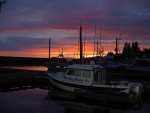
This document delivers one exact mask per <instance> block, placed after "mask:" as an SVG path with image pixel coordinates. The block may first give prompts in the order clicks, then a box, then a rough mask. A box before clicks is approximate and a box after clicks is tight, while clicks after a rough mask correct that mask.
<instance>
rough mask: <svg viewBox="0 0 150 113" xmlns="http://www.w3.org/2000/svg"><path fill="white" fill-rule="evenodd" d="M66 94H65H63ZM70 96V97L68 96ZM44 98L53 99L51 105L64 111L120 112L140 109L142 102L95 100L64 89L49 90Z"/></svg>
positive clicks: (80, 112) (84, 112)
mask: <svg viewBox="0 0 150 113" xmlns="http://www.w3.org/2000/svg"><path fill="white" fill-rule="evenodd" d="M65 95H66V96H65ZM70 96H72V97H70ZM46 100H48V101H49V102H52V101H53V105H54V104H55V105H61V106H63V107H64V109H65V110H64V112H65V113H120V112H121V111H122V112H123V111H131V110H132V111H133V110H140V108H141V107H142V103H136V104H124V103H109V102H104V101H102V102H100V101H99V102H95V101H88V100H85V99H82V98H78V97H76V96H75V95H73V94H71V93H70V94H68V92H67V93H66V92H65V93H64V91H63V92H62V91H60V92H59V91H58V90H55V89H53V90H49V91H48V95H47V97H46Z"/></svg>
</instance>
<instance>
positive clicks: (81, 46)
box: [80, 25, 82, 64]
mask: <svg viewBox="0 0 150 113" xmlns="http://www.w3.org/2000/svg"><path fill="white" fill-rule="evenodd" d="M80 64H82V25H80Z"/></svg>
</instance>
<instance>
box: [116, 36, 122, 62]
mask: <svg viewBox="0 0 150 113" xmlns="http://www.w3.org/2000/svg"><path fill="white" fill-rule="evenodd" d="M118 40H121V38H116V49H115V51H116V64H118Z"/></svg>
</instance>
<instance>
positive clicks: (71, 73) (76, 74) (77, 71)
mask: <svg viewBox="0 0 150 113" xmlns="http://www.w3.org/2000/svg"><path fill="white" fill-rule="evenodd" d="M67 74H68V75H74V76H81V70H68V72H67Z"/></svg>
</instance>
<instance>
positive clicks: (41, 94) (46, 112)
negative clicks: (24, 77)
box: [0, 88, 150, 113]
mask: <svg viewBox="0 0 150 113" xmlns="http://www.w3.org/2000/svg"><path fill="white" fill-rule="evenodd" d="M50 93H51V92H48V90H46V89H39V88H35V89H26V90H19V91H12V92H9V91H8V92H0V113H150V103H143V104H142V106H141V105H140V106H141V107H139V106H138V105H134V106H128V107H125V106H121V105H118V106H113V107H112V105H111V103H110V104H109V106H107V107H106V106H102V105H100V104H98V105H92V104H88V103H85V102H82V101H80V102H76V101H68V100H64V99H61V98H59V99H57V98H56V99H53V100H52V99H51V98H48V99H47V97H48V95H50Z"/></svg>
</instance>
